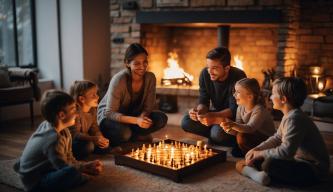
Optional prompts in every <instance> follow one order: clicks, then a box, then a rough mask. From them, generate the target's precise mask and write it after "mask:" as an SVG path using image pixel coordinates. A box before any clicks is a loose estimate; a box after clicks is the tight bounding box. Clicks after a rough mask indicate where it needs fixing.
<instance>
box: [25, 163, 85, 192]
mask: <svg viewBox="0 0 333 192" xmlns="http://www.w3.org/2000/svg"><path fill="white" fill-rule="evenodd" d="M87 181H88V178H87V177H85V176H84V175H82V174H81V172H79V171H78V170H77V169H76V168H74V167H71V166H66V167H63V168H62V169H59V170H55V171H51V172H49V173H46V174H45V175H44V176H43V178H42V179H41V180H40V181H39V183H38V184H37V185H36V186H35V187H34V188H33V189H32V190H31V191H36V192H37V191H68V190H70V189H73V188H75V187H78V186H80V185H82V184H84V183H86V182H87Z"/></svg>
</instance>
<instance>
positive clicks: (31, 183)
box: [14, 90, 103, 191]
mask: <svg viewBox="0 0 333 192" xmlns="http://www.w3.org/2000/svg"><path fill="white" fill-rule="evenodd" d="M41 112H42V115H43V117H44V118H45V119H46V120H45V121H43V122H42V123H41V124H40V125H39V127H38V129H37V130H36V131H35V133H33V134H32V136H31V137H30V139H29V140H28V142H27V144H26V146H25V148H24V150H23V153H22V155H21V157H20V158H19V160H18V161H17V163H15V165H14V169H15V171H16V172H18V173H19V175H20V178H21V180H22V183H23V184H24V187H25V189H26V190H29V191H67V190H69V189H71V188H74V187H76V186H79V185H81V184H83V183H84V182H86V181H87V179H88V177H87V175H86V174H93V175H98V174H99V173H101V171H102V167H103V165H102V163H101V162H100V161H99V160H95V161H90V162H85V163H84V162H79V161H77V160H76V159H75V158H74V157H73V154H72V137H71V135H70V132H69V130H68V127H69V126H72V125H74V123H75V117H76V106H75V102H74V100H73V98H72V97H71V96H70V95H68V94H67V93H64V92H62V91H57V90H49V91H47V92H45V93H44V95H43V98H42V101H41ZM83 173H86V174H83Z"/></svg>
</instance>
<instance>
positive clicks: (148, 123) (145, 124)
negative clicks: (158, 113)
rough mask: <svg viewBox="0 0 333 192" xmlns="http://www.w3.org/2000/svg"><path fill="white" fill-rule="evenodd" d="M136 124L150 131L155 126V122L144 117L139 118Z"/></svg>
mask: <svg viewBox="0 0 333 192" xmlns="http://www.w3.org/2000/svg"><path fill="white" fill-rule="evenodd" d="M136 124H137V125H138V126H139V127H141V128H144V129H148V128H149V127H150V126H151V125H152V124H153V121H152V120H151V119H150V118H148V117H146V116H144V117H140V116H139V117H137V119H136Z"/></svg>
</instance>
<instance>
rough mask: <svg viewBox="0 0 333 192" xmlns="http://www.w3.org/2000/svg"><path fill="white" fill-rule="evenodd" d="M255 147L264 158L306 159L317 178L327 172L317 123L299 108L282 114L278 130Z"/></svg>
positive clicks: (327, 162)
mask: <svg viewBox="0 0 333 192" xmlns="http://www.w3.org/2000/svg"><path fill="white" fill-rule="evenodd" d="M255 149H258V150H263V152H264V157H265V158H276V159H295V160H300V161H304V162H307V163H309V164H310V165H312V166H313V168H314V170H315V172H316V174H317V176H318V178H319V179H320V178H322V177H325V176H327V174H328V172H329V156H328V152H327V149H326V145H325V143H324V141H323V138H322V136H321V135H320V132H319V130H318V128H317V126H316V125H315V124H314V123H313V121H312V120H311V119H310V118H309V117H308V116H307V115H306V114H304V113H303V112H302V111H301V110H300V109H294V110H291V111H289V113H288V114H287V115H285V116H283V118H282V121H281V124H280V126H279V128H278V130H277V132H276V133H275V134H274V135H273V136H271V137H270V138H268V139H267V140H266V141H264V142H262V143H261V144H260V145H259V146H257V147H255Z"/></svg>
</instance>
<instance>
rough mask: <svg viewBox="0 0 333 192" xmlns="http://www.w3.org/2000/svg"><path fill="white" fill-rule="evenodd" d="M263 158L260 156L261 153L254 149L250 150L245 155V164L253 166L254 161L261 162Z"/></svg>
mask: <svg viewBox="0 0 333 192" xmlns="http://www.w3.org/2000/svg"><path fill="white" fill-rule="evenodd" d="M263 158H264V156H263V154H262V151H257V150H255V149H251V150H250V151H249V152H247V153H246V155H245V164H246V165H249V166H254V162H255V161H257V160H261V159H263Z"/></svg>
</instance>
